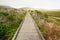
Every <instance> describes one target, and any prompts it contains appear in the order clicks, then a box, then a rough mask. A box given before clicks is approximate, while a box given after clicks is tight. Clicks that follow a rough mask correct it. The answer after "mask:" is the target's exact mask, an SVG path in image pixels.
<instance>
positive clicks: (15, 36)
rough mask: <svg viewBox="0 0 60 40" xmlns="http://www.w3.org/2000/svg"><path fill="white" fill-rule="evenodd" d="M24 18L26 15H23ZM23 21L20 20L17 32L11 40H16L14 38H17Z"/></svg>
mask: <svg viewBox="0 0 60 40" xmlns="http://www.w3.org/2000/svg"><path fill="white" fill-rule="evenodd" d="M25 16H26V15H25ZM24 19H25V17H24ZM24 19H23V20H22V22H21V24H20V25H19V27H18V29H17V31H16V32H15V34H14V36H13V38H12V40H16V38H17V36H18V34H19V31H20V29H21V27H22V24H23V22H24Z"/></svg>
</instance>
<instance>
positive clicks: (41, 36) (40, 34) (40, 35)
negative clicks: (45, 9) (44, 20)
mask: <svg viewBox="0 0 60 40" xmlns="http://www.w3.org/2000/svg"><path fill="white" fill-rule="evenodd" d="M33 22H34V25H35V27H36V30H37V32H38V34H39V37H40V38H41V40H45V38H44V37H43V35H42V33H41V31H40V30H39V28H38V27H37V24H36V23H35V21H34V19H33Z"/></svg>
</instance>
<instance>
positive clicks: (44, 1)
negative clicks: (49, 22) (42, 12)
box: [0, 0, 60, 9]
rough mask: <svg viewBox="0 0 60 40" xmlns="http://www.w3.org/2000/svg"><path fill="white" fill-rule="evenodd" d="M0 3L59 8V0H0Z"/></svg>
mask: <svg viewBox="0 0 60 40" xmlns="http://www.w3.org/2000/svg"><path fill="white" fill-rule="evenodd" d="M0 5H8V6H12V7H15V8H20V7H32V8H41V9H60V0H0Z"/></svg>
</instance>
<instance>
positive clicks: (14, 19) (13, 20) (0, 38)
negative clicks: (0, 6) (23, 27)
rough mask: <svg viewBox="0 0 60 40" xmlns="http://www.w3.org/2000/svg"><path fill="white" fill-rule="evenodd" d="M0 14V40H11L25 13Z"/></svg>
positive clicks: (2, 12)
mask: <svg viewBox="0 0 60 40" xmlns="http://www.w3.org/2000/svg"><path fill="white" fill-rule="evenodd" d="M12 12H13V13H11V12H10V11H9V12H8V11H7V12H4V11H1V12H0V40H12V37H13V35H14V34H15V32H16V30H17V28H18V27H19V24H20V23H21V22H22V20H23V19H24V16H25V14H26V13H17V12H15V11H14V10H13V11H12Z"/></svg>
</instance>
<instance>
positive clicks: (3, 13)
mask: <svg viewBox="0 0 60 40" xmlns="http://www.w3.org/2000/svg"><path fill="white" fill-rule="evenodd" d="M0 15H4V16H7V15H9V14H8V13H7V12H0Z"/></svg>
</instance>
